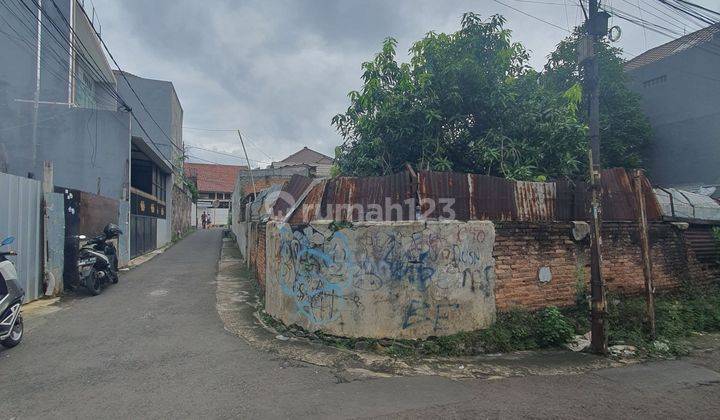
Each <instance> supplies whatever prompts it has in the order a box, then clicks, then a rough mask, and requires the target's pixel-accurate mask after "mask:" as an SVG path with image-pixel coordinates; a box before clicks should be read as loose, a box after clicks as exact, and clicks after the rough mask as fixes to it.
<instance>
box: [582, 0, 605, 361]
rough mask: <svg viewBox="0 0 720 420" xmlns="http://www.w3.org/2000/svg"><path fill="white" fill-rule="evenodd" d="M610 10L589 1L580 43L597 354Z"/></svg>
mask: <svg viewBox="0 0 720 420" xmlns="http://www.w3.org/2000/svg"><path fill="white" fill-rule="evenodd" d="M608 18H609V14H608V13H607V12H600V11H599V10H598V0H589V10H588V15H587V20H586V21H585V29H586V35H585V38H584V39H583V42H581V51H580V62H581V63H584V66H585V80H584V85H585V92H586V95H587V98H588V105H589V122H588V126H589V127H588V128H589V135H590V148H589V150H588V161H589V162H588V163H589V170H590V174H589V175H590V188H591V191H592V199H591V209H590V213H591V242H590V276H591V277H590V292H591V312H590V319H591V334H592V338H591V341H590V348H591V350H592V351H593V352H594V353H600V354H606V353H607V352H608V340H607V326H606V319H605V316H606V314H607V304H606V301H605V282H604V281H603V277H602V253H601V250H600V247H601V243H602V239H601V226H602V220H601V192H602V191H601V184H600V86H599V82H600V76H599V70H598V60H597V54H596V46H597V43H598V41H599V40H600V38H602V37H603V36H605V35H606V34H607V32H608Z"/></svg>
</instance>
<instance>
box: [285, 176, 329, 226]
mask: <svg viewBox="0 0 720 420" xmlns="http://www.w3.org/2000/svg"><path fill="white" fill-rule="evenodd" d="M326 182H327V180H325V179H323V180H320V181H319V182H317V183H316V184H315V185H314V186H312V187H310V191H309V192H308V194H307V195H306V196H305V198H304V199H303V200H302V202H300V203H296V204H299V205H298V206H297V208H296V209H295V211H294V212H293V214H292V217H291V218H290V220H289V222H290V224H294V225H295V224H304V223H309V222H312V221H313V220H317V219H320V218H322V217H321V216H320V209H321V205H322V198H323V195H324V193H325V184H326ZM303 193H304V190H303V192H301V193H300V194H299V195H298V197H301V196H302V194H303ZM293 197H295V196H293Z"/></svg>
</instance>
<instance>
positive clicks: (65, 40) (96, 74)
mask: <svg viewBox="0 0 720 420" xmlns="http://www.w3.org/2000/svg"><path fill="white" fill-rule="evenodd" d="M31 2H32V3H33V4H34V5H35V7H36V8H37V9H38V11H40V13H41V14H42V16H45V20H46V21H47V22H49V23H50V25H52V27H53V28H54V29H55V31H53V30H52V29H51V28H50V27H48V26H47V25H46V24H45V22H43V21H42V20H41V19H40V17H39V16H37V15H36V14H35V13H34V12H33V11H32V10H31V9H30V7H29V6H28V5H27V4H25V3H24V2H23V1H22V0H18V3H19V4H21V5H22V6H23V7H24V8H25V9H26V10H27V12H28V14H29V16H30V17H31V18H32V19H33V20H34V21H35V22H37V23H39V24H40V27H41V29H42V28H44V29H45V31H46V32H47V33H48V34H49V35H50V36H51V37H52V40H53V41H55V43H57V45H58V46H59V47H60V48H61V49H62V50H63V51H64V52H65V53H67V57H68V63H70V57H71V56H72V55H73V54H72V53H71V51H72V50H71V46H74V45H73V44H71V43H70V40H69V39H68V38H66V37H65V36H64V34H63V32H62V31H61V30H60V28H59V27H58V26H57V23H56V22H55V20H54V19H53V18H52V17H51V16H50V15H48V13H47V12H46V11H45V9H44V8H43V7H41V6H40V4H39V3H37V1H36V0H31ZM5 6H6V9H8V10H10V9H9V8H7V5H5ZM20 10H21V9H19V8H18V11H20ZM10 12H11V13H12V14H13V16H15V18H16V19H18V21H19V22H21V23H23V25H24V26H25V27H26V28H29V27H28V26H27V25H25V23H24V20H23V19H22V18H21V17H19V16H18V15H17V14H15V13H14V12H12V11H10ZM29 30H30V33H32V34H34V32H35V31H36V29H34V28H29ZM55 32H57V34H58V36H60V37H61V38H62V41H61V40H59V39H58V38H57V36H56V35H55ZM35 36H36V37H37V35H35ZM66 44H67V45H68V47H66V46H65V45H66ZM30 49H34V46H30ZM48 50H49V51H52V52H53V53H54V54H55V56H56V57H57V58H58V64H59V65H60V66H61V67H62V66H64V63H62V60H63V59H64V57H60V56H59V55H58V53H57V51H55V50H54V49H52V48H49V49H48ZM86 51H87V50H86ZM88 55H89V54H88ZM77 58H78V60H79V61H80V63H81V64H83V63H84V64H85V65H86V66H87V67H89V73H90V74H91V75H92V76H94V77H95V78H97V79H99V80H102V81H104V82H105V83H107V84H112V83H111V82H109V81H108V80H107V79H105V78H104V77H103V75H102V72H101V71H100V70H99V67H98V66H97V63H95V62H94V60H93V61H92V62H91V61H88V58H87V57H85V56H84V55H83V54H79V55H78V56H77ZM91 59H92V58H91ZM83 60H84V61H83ZM40 61H41V62H42V59H41V60H40ZM45 64H47V62H45ZM46 70H47V69H46ZM72 77H73V80H74V81H75V82H80V83H79V85H80V86H81V87H84V86H83V84H82V83H83V82H82V81H80V80H79V79H78V78H77V76H76V75H75V74H73V75H72ZM64 78H65V76H63V79H64ZM77 85H78V83H76V86H77ZM100 88H101V89H102V90H104V91H105V92H107V93H109V94H110V96H111V97H113V98H116V99H117V100H118V101H119V102H118V103H123V101H122V99H121V98H119V95H117V94H116V93H115V92H113V91H111V90H110V89H109V88H108V87H107V86H106V85H105V84H102V83H101V84H100Z"/></svg>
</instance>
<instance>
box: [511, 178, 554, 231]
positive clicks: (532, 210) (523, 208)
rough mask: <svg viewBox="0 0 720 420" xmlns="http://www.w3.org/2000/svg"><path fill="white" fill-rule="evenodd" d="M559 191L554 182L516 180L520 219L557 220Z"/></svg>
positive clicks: (517, 206) (516, 199)
mask: <svg viewBox="0 0 720 420" xmlns="http://www.w3.org/2000/svg"><path fill="white" fill-rule="evenodd" d="M556 201H557V191H556V189H555V183H553V182H527V181H517V182H515V206H516V208H517V218H518V219H519V220H532V221H540V220H556V219H555V207H556V205H555V202H556Z"/></svg>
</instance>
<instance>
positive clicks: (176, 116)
mask: <svg viewBox="0 0 720 420" xmlns="http://www.w3.org/2000/svg"><path fill="white" fill-rule="evenodd" d="M115 75H116V76H115V77H116V79H117V84H118V92H120V95H121V96H122V97H123V98H124V99H125V101H126V102H127V103H128V105H129V106H130V107H131V108H132V109H133V112H134V113H135V115H136V116H137V118H138V119H139V120H140V122H141V124H142V127H143V128H144V129H145V131H147V133H148V134H149V136H150V138H151V139H152V140H153V141H154V142H155V144H152V143H151V142H150V140H148V139H147V138H148V134H145V131H143V130H142V128H140V125H138V124H134V125H133V127H132V135H133V136H135V137H140V138H143V139H145V142H146V143H148V145H150V147H151V149H152V150H153V151H155V152H157V151H158V149H159V151H160V152H159V154H160V155H162V158H163V159H164V160H166V161H167V160H170V161H171V162H172V163H173V164H175V165H178V166H179V165H180V157H181V149H182V147H183V141H182V118H183V113H182V107H181V105H180V102H179V100H178V98H177V95H176V93H175V88H174V87H173V84H172V83H171V82H167V81H163V80H154V79H146V78H144V77H138V76H135V75H133V74H130V73H127V72H126V73H124V75H125V78H127V79H128V80H129V81H130V84H131V85H132V87H133V89H135V92H137V94H138V95H139V96H140V98H141V99H142V102H143V104H144V105H145V107H147V109H148V110H149V111H150V114H148V113H147V111H146V110H145V108H143V106H142V105H141V104H140V102H139V101H138V99H137V97H136V96H135V94H134V93H133V92H132V90H130V86H128V84H127V82H126V81H125V78H124V77H123V75H122V74H121V73H120V72H117V71H116V72H115ZM150 115H152V117H153V118H154V120H155V121H153V118H151V117H150ZM155 122H157V124H155ZM158 125H159V127H158ZM168 137H170V139H172V143H171V141H170V139H168ZM173 144H174V145H175V146H173ZM156 145H157V148H156ZM168 191H170V190H168Z"/></svg>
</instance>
